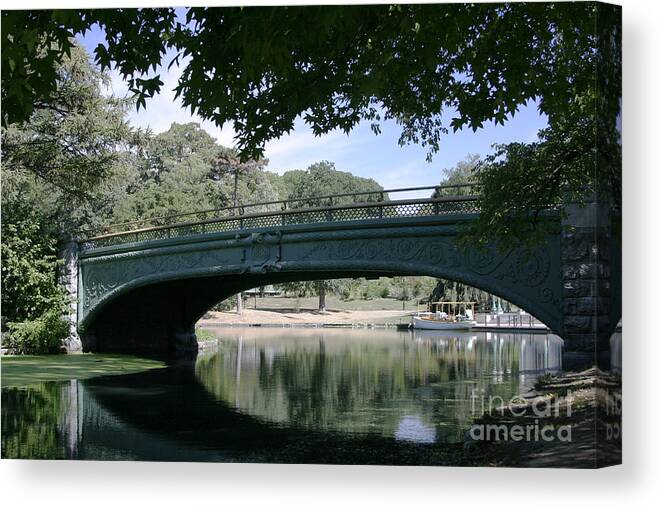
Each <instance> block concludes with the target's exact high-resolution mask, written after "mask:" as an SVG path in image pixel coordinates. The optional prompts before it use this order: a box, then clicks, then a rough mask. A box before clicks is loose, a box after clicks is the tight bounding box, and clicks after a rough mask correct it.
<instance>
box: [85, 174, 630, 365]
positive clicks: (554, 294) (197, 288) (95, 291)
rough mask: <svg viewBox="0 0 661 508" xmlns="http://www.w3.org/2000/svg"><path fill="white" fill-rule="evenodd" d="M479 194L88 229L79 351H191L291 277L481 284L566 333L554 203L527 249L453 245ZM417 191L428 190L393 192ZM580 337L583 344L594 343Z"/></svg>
mask: <svg viewBox="0 0 661 508" xmlns="http://www.w3.org/2000/svg"><path fill="white" fill-rule="evenodd" d="M478 191H479V190H478V189H477V188H476V187H475V186H473V185H459V186H443V187H416V188H407V189H395V190H384V191H377V192H364V193H348V194H335V195H329V196H320V197H315V198H304V199H298V200H288V201H276V202H269V203H258V204H252V205H243V206H240V207H229V208H223V209H215V210H207V211H203V212H196V213H192V214H183V215H177V216H170V217H157V218H154V219H149V220H145V221H136V222H128V223H122V224H115V225H112V226H108V227H103V228H100V229H97V230H94V231H88V232H86V233H85V234H84V235H83V236H82V237H81V238H80V239H79V240H78V270H77V301H78V303H77V324H78V328H79V331H80V333H81V338H82V346H83V349H84V350H89V351H104V352H110V351H121V352H154V353H164V352H170V353H172V352H176V351H178V350H185V349H187V348H194V347H195V337H194V325H195V323H196V321H197V320H198V319H199V318H200V317H201V316H203V315H204V313H205V312H206V311H207V310H208V309H209V308H210V307H211V306H212V305H214V304H216V303H217V302H219V301H221V300H223V299H225V298H228V297H230V296H231V295H234V294H236V293H238V292H239V291H243V290H245V289H248V288H251V287H257V286H261V285H266V284H272V283H279V282H286V281H294V280H315V279H329V278H345V277H380V276H398V275H429V276H433V277H439V278H445V279H451V280H456V281H459V282H462V283H465V284H468V285H471V286H474V287H477V288H480V289H484V290H486V291H488V292H490V293H492V294H495V295H498V296H501V297H503V298H505V299H507V300H509V301H511V302H512V303H514V304H516V305H518V306H519V307H521V308H522V309H524V310H526V311H528V312H530V313H531V314H533V315H534V316H535V317H537V318H538V319H540V320H541V321H543V322H544V323H545V324H546V325H547V326H549V328H550V329H551V330H552V331H554V332H555V333H557V334H559V335H561V336H567V335H569V334H571V332H568V328H567V324H568V316H569V317H571V316H573V314H575V312H574V311H570V312H568V310H567V295H566V293H567V288H566V286H567V284H566V280H565V279H566V278H567V272H568V270H569V269H570V268H571V266H574V265H575V264H576V262H575V261H576V260H575V261H569V260H567V259H566V258H567V256H565V255H564V254H563V252H564V251H563V249H564V247H563V234H562V228H561V227H560V225H561V219H560V213H559V211H558V210H557V209H554V208H551V209H549V213H548V220H552V221H555V222H557V224H558V227H557V228H555V229H554V231H555V232H554V233H550V234H549V235H548V237H547V238H546V241H545V242H544V244H543V245H539V246H538V247H537V248H533V249H532V250H530V249H525V251H524V249H516V248H514V249H509V250H506V251H501V250H499V249H497V248H496V247H495V246H488V247H487V248H485V249H480V250H477V249H470V248H469V249H460V248H459V247H458V246H457V243H456V239H457V237H458V236H459V235H460V234H461V233H462V230H463V229H464V228H465V227H466V225H468V224H470V222H471V221H474V220H475V219H476V217H477V216H478V214H479V213H480V211H479V208H478ZM414 192H415V193H421V192H427V193H428V194H431V195H432V197H428V198H406V197H400V196H405V195H407V194H408V195H411V194H412V193H414ZM393 198H396V199H393ZM578 261H581V260H578ZM568 263H569V264H571V266H569V265H568ZM579 278H580V277H579ZM584 303H585V304H586V305H587V304H588V303H589V302H584ZM574 310H575V309H574ZM572 312H573V314H572ZM617 319H619V316H617ZM569 321H570V319H569ZM581 326H582V327H583V328H585V325H581ZM590 326H591V325H590ZM609 327H610V328H612V326H611V325H610V324H609ZM611 331H612V330H611ZM581 333H582V334H583V335H582V336H584V335H585V333H583V332H581ZM588 335H589V333H588ZM581 341H582V342H580V341H576V344H577V347H578V349H583V350H585V349H586V348H587V350H588V351H589V350H590V347H593V346H594V344H592V346H591V345H590V344H589V340H588V341H587V342H586V339H585V337H583V338H582V339H581ZM579 342H580V343H579Z"/></svg>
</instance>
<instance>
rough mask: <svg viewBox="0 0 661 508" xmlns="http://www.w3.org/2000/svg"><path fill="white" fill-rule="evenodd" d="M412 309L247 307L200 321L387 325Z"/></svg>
mask: <svg viewBox="0 0 661 508" xmlns="http://www.w3.org/2000/svg"><path fill="white" fill-rule="evenodd" d="M408 320H409V312H406V311H401V310H329V311H326V312H325V313H320V312H316V311H306V312H290V311H288V310H287V309H283V310H254V309H244V311H243V314H241V315H238V314H236V313H235V312H209V313H207V315H206V316H204V318H203V319H201V320H200V322H199V325H201V326H217V325H239V324H244V325H249V324H262V325H267V324H268V325H281V326H287V325H297V324H298V325H312V324H345V325H348V324H367V323H371V324H384V323H391V324H395V323H399V322H402V323H406V322H408Z"/></svg>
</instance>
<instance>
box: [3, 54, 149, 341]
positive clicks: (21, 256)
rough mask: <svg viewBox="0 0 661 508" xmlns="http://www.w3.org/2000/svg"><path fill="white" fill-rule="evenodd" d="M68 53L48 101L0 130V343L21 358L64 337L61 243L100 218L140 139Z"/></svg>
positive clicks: (89, 69) (86, 68) (82, 62)
mask: <svg viewBox="0 0 661 508" xmlns="http://www.w3.org/2000/svg"><path fill="white" fill-rule="evenodd" d="M69 52H70V57H66V58H65V59H64V60H63V61H62V62H61V63H60V64H58V66H57V69H56V75H57V79H58V88H57V90H56V92H55V93H54V94H53V96H52V102H49V103H43V104H38V105H37V106H36V107H35V109H34V110H33V112H32V115H31V117H30V120H29V121H28V122H26V123H24V124H22V125H11V126H9V127H7V128H3V129H2V160H3V164H2V214H1V215H2V312H3V323H2V327H3V331H4V330H5V329H8V330H9V334H8V336H7V337H6V339H7V340H6V341H4V342H5V345H6V346H7V347H11V348H12V349H14V350H15V351H18V352H23V353H40V352H41V353H44V352H57V351H59V349H60V344H61V340H62V339H64V338H65V337H66V335H67V334H68V325H67V323H66V322H65V321H64V320H63V319H62V315H63V314H64V312H65V309H66V298H65V294H64V291H63V289H62V288H61V287H60V285H59V283H58V269H59V267H60V264H61V262H60V260H59V259H58V249H59V247H60V242H61V241H62V239H63V236H64V235H67V234H68V235H71V234H72V233H74V232H75V231H76V230H77V229H78V228H79V227H80V226H81V225H83V224H85V225H91V224H94V223H95V222H101V221H104V220H107V218H108V215H107V213H108V211H109V210H108V208H107V207H106V204H107V201H108V200H107V199H104V198H103V197H102V196H103V194H104V191H105V190H106V189H109V188H110V187H107V188H105V187H103V185H104V183H105V182H106V181H107V180H108V179H109V177H110V176H112V175H113V174H114V173H115V170H116V169H117V168H118V164H120V161H122V160H123V159H124V157H125V155H126V154H127V153H129V152H130V150H129V148H130V147H133V146H135V144H136V143H137V142H139V141H140V139H141V137H142V133H141V132H139V131H135V130H134V129H132V128H130V126H129V125H128V124H127V123H126V121H125V113H126V111H127V106H128V102H127V101H123V100H117V99H115V98H114V97H112V96H110V97H109V96H107V95H105V94H104V90H103V86H104V84H105V83H106V82H107V77H106V76H104V75H103V74H102V73H100V72H99V71H98V70H97V69H95V68H94V67H93V66H92V65H91V64H90V62H89V57H88V55H87V53H86V52H85V51H84V50H83V49H81V48H79V47H77V46H72V47H71V48H70V51H69ZM3 106H4V103H3Z"/></svg>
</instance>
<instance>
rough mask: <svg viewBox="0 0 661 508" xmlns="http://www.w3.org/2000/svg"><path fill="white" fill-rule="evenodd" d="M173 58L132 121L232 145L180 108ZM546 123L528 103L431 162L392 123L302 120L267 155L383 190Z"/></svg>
mask: <svg viewBox="0 0 661 508" xmlns="http://www.w3.org/2000/svg"><path fill="white" fill-rule="evenodd" d="M102 35H103V34H102V33H101V32H100V31H99V30H98V29H95V30H93V31H92V32H88V33H87V34H86V36H85V37H84V38H82V39H80V40H81V42H82V43H83V45H84V46H85V47H86V48H87V50H88V51H89V52H90V53H92V51H93V49H94V48H95V47H96V45H97V44H98V43H99V42H102V41H103V37H102ZM172 56H173V54H172V53H171V54H168V55H166V57H165V59H164V64H165V65H163V66H162V67H161V68H159V69H157V71H156V72H157V73H159V74H160V76H161V80H162V81H163V83H164V86H163V88H162V90H161V93H160V94H159V96H157V97H155V98H153V99H151V100H148V101H147V108H146V110H145V109H141V110H140V112H136V111H132V112H131V114H130V119H131V122H132V123H133V124H134V125H135V126H138V127H143V128H147V127H150V128H151V129H152V131H153V132H154V133H160V132H163V131H166V130H167V129H168V128H169V127H170V125H171V124H172V122H177V123H186V122H198V123H201V124H202V127H203V128H204V129H205V130H207V131H208V132H209V133H210V134H211V135H212V136H213V137H215V138H216V139H217V140H218V142H219V143H220V144H222V145H226V146H232V145H233V137H234V131H233V130H232V128H231V125H229V124H228V125H225V126H224V127H223V128H222V129H219V128H218V127H216V126H215V125H214V124H213V123H211V122H204V121H202V120H201V119H200V118H199V117H197V116H195V115H192V114H191V113H190V111H189V110H186V109H184V108H182V106H181V102H180V101H179V100H176V99H175V98H174V92H173V91H172V90H173V88H174V87H175V86H176V84H177V81H178V79H179V76H180V74H181V69H183V67H180V66H173V67H172V68H171V69H170V70H169V71H168V70H167V64H169V62H170V60H171V59H172ZM182 65H184V63H183V62H182ZM111 77H112V85H111V89H110V92H111V93H114V94H115V95H119V96H123V95H125V94H126V93H127V87H126V84H125V83H124V81H123V80H122V78H121V77H120V76H119V75H118V73H116V72H111ZM545 125H546V118H545V117H544V116H540V114H539V113H538V111H537V105H536V104H534V103H529V104H528V105H527V106H525V107H523V108H521V109H520V110H519V112H518V113H517V114H516V115H515V116H514V117H513V118H511V119H510V120H509V121H507V122H505V125H503V126H500V125H498V126H496V125H493V124H488V125H485V127H484V128H482V129H479V130H478V131H477V132H473V131H472V130H471V129H464V130H462V131H459V132H457V133H454V134H447V135H446V136H444V137H443V138H442V140H441V147H440V150H439V152H438V153H437V154H435V155H434V157H433V160H432V162H431V163H428V162H427V161H426V155H427V151H426V149H425V148H423V147H421V146H417V145H408V146H404V147H401V146H399V144H398V139H399V135H400V132H401V128H400V127H399V126H398V125H397V124H396V123H395V122H394V121H389V122H383V123H382V124H381V131H382V132H381V134H380V135H375V134H374V133H373V132H372V131H371V129H370V126H369V122H363V123H361V124H359V125H358V126H357V127H356V128H355V129H354V130H353V131H352V132H351V133H350V134H349V135H346V134H344V133H343V132H341V131H335V132H331V133H329V134H327V135H324V136H321V137H315V136H314V135H313V134H312V131H311V130H310V129H309V128H308V127H307V126H306V125H305V123H304V122H303V121H302V120H300V121H298V122H297V123H296V125H295V129H294V131H293V132H292V133H291V134H290V135H285V136H283V137H282V138H280V139H278V140H275V141H272V142H270V143H268V144H267V145H266V151H265V155H266V157H267V158H268V159H269V164H268V166H267V169H268V170H270V171H275V172H276V173H280V174H282V173H283V172H285V171H287V170H290V169H305V168H307V167H308V166H309V165H310V164H312V163H314V162H317V161H321V160H328V161H332V162H334V163H335V165H336V168H337V169H340V170H343V171H350V172H351V173H353V174H356V175H359V176H363V177H369V178H373V179H375V180H376V181H377V182H379V183H380V184H381V185H382V186H383V187H385V188H390V189H392V188H401V187H414V186H425V185H435V184H437V183H438V181H439V180H440V178H441V175H442V173H443V169H444V168H451V167H453V166H454V165H455V164H456V163H457V162H459V161H461V160H462V159H464V158H465V157H466V156H467V155H468V154H479V155H482V156H483V155H486V154H488V153H490V151H491V145H492V144H494V143H505V142H511V141H532V140H534V139H535V137H536V133H537V131H538V130H539V129H540V128H543V127H544V126H545Z"/></svg>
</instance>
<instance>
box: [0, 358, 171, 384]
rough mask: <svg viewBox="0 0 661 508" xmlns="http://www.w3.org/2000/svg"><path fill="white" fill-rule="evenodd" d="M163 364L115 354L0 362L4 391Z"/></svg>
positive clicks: (158, 366)
mask: <svg viewBox="0 0 661 508" xmlns="http://www.w3.org/2000/svg"><path fill="white" fill-rule="evenodd" d="M165 366H166V364H165V362H162V361H157V360H150V359H147V358H138V357H136V356H130V355H114V354H88V353H84V354H71V355H65V354H62V355H34V356H29V355H21V356H9V355H7V356H3V357H2V360H1V361H0V373H1V376H2V377H1V384H2V387H3V388H6V387H10V386H25V385H29V384H34V383H42V382H46V381H66V380H69V379H89V378H92V377H97V376H117V375H122V374H131V373H134V372H141V371H144V370H150V369H158V368H163V367H165Z"/></svg>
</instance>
